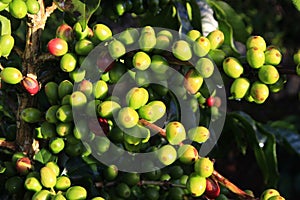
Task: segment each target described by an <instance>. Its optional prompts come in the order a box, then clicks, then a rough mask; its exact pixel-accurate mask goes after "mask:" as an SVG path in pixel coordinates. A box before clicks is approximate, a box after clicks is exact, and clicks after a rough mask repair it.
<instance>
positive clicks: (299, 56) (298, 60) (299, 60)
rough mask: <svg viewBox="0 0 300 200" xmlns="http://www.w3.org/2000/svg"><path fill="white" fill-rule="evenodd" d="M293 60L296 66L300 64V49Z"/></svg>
mask: <svg viewBox="0 0 300 200" xmlns="http://www.w3.org/2000/svg"><path fill="white" fill-rule="evenodd" d="M293 60H294V63H295V64H296V65H299V64H300V49H299V50H298V51H297V52H296V53H294V55H293Z"/></svg>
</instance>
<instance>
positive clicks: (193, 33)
mask: <svg viewBox="0 0 300 200" xmlns="http://www.w3.org/2000/svg"><path fill="white" fill-rule="evenodd" d="M186 35H187V36H188V37H189V38H190V39H191V40H192V41H196V40H197V39H198V38H199V37H200V36H201V33H200V31H198V30H195V29H192V30H189V31H188V32H187V34H186Z"/></svg>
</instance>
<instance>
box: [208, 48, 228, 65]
mask: <svg viewBox="0 0 300 200" xmlns="http://www.w3.org/2000/svg"><path fill="white" fill-rule="evenodd" d="M208 57H209V58H211V59H212V60H213V61H214V63H215V64H216V65H217V66H222V62H223V60H224V59H225V57H226V53H225V52H224V51H223V50H222V49H211V50H210V51H209V52H208Z"/></svg>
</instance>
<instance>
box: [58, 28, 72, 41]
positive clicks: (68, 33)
mask: <svg viewBox="0 0 300 200" xmlns="http://www.w3.org/2000/svg"><path fill="white" fill-rule="evenodd" d="M56 37H58V38H61V39H63V40H65V41H66V42H71V41H72V40H73V29H72V27H71V26H69V25H68V24H61V25H60V26H58V27H57V29H56Z"/></svg>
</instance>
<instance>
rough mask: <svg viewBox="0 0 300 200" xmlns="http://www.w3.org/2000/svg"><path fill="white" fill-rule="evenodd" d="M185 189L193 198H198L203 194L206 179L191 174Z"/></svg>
mask: <svg viewBox="0 0 300 200" xmlns="http://www.w3.org/2000/svg"><path fill="white" fill-rule="evenodd" d="M186 188H187V190H188V191H189V192H190V193H191V195H192V196H193V197H199V196H201V195H202V194H203V193H204V192H205V188H206V178H204V177H202V176H199V175H196V174H191V175H190V176H189V178H188V180H187V183H186Z"/></svg>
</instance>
